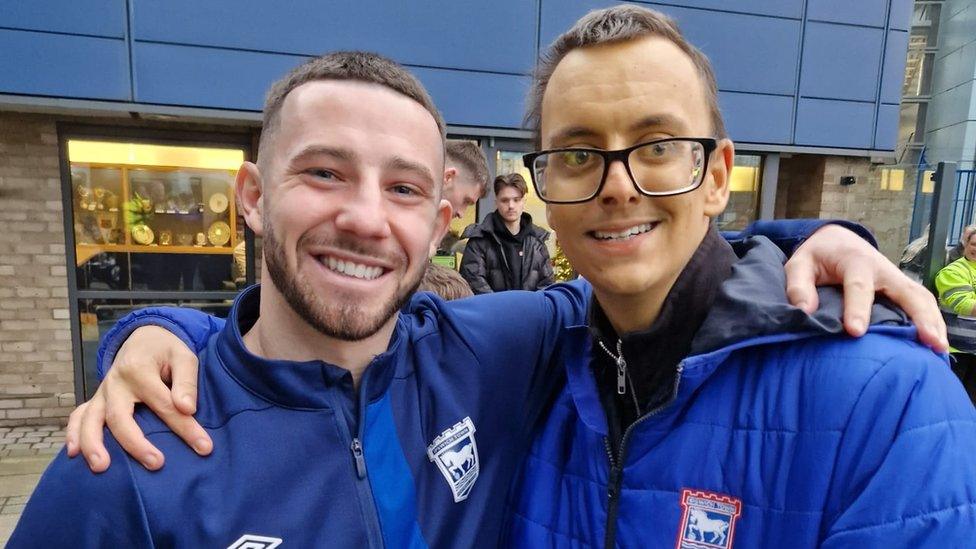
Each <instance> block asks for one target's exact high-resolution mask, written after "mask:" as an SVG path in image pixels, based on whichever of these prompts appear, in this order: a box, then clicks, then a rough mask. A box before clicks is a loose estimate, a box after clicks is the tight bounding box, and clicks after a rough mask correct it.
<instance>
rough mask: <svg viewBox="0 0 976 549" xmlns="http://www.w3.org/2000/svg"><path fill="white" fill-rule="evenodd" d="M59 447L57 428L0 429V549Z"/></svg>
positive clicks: (61, 436) (60, 433) (60, 432)
mask: <svg viewBox="0 0 976 549" xmlns="http://www.w3.org/2000/svg"><path fill="white" fill-rule="evenodd" d="M63 443H64V431H63V428H62V427H59V426H41V427H13V428H11V427H0V546H3V545H6V543H7V540H8V539H9V538H10V533H11V532H13V529H14V526H15V525H16V524H17V520H18V519H19V518H20V513H21V512H22V511H23V510H24V504H26V503H27V498H29V497H30V494H31V492H33V491H34V487H35V486H37V481H38V480H39V479H40V478H41V473H43V472H44V469H46V468H47V466H48V464H49V463H50V462H51V460H52V459H54V456H55V455H57V453H58V452H60V451H61V446H62V445H63Z"/></svg>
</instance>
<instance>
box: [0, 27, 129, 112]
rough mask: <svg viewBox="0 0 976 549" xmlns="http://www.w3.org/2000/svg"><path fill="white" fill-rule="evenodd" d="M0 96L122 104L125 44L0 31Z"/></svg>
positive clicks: (125, 96) (126, 93)
mask: <svg viewBox="0 0 976 549" xmlns="http://www.w3.org/2000/svg"><path fill="white" fill-rule="evenodd" d="M0 52H3V55H0V92H3V93H19V94H28V95H50V96H57V97H76V98H88V99H112V100H127V99H130V97H129V77H128V70H129V68H128V57H127V55H126V48H125V42H123V41H122V40H115V39H109V38H91V37H87V36H71V35H64V34H49V33H39V32H30V31H15V30H0Z"/></svg>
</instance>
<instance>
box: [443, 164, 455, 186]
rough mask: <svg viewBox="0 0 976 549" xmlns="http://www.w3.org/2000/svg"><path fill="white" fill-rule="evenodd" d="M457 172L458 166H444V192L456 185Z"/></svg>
mask: <svg viewBox="0 0 976 549" xmlns="http://www.w3.org/2000/svg"><path fill="white" fill-rule="evenodd" d="M457 173H458V172H457V168H451V167H448V168H444V192H447V191H449V190H451V188H453V187H454V181H455V180H456V179H457Z"/></svg>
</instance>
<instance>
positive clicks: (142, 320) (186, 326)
mask: <svg viewBox="0 0 976 549" xmlns="http://www.w3.org/2000/svg"><path fill="white" fill-rule="evenodd" d="M224 322H225V321H224V319H222V318H217V317H215V316H212V315H208V314H206V313H203V312H200V311H198V310H196V309H190V308H184V307H149V308H146V309H139V310H137V311H133V312H131V313H129V314H127V315H125V316H124V317H122V318H121V319H120V320H119V321H118V322H117V323H116V324H115V326H114V327H112V329H111V330H109V331H108V333H106V334H105V337H104V338H102V342H101V344H100V345H99V346H98V377H99V378H103V377H105V372H107V371H108V369H109V368H110V367H111V365H112V362H113V361H114V360H115V355H116V353H118V351H119V348H120V347H122V344H123V343H125V340H126V339H127V338H128V337H129V336H130V335H131V334H132V332H134V331H135V330H136V329H138V328H140V327H142V326H159V327H161V328H165V329H166V330H167V331H169V332H171V333H173V335H175V336H176V337H178V338H180V340H182V341H183V343H184V344H185V345H186V346H187V347H189V348H190V350H192V351H193V352H194V353H198V352H200V351H201V350H202V349H203V348H204V347H206V346H207V341H208V340H209V339H210V336H211V335H213V334H215V333H217V332H219V331H220V330H222V329H223V327H224Z"/></svg>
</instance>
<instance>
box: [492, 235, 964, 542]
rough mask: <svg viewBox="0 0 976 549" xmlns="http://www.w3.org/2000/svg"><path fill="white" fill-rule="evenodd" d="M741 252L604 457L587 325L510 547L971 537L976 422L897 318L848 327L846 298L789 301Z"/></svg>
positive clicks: (758, 261) (749, 244) (758, 254)
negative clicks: (686, 343) (671, 383)
mask: <svg viewBox="0 0 976 549" xmlns="http://www.w3.org/2000/svg"><path fill="white" fill-rule="evenodd" d="M735 248H736V251H737V253H739V254H740V260H739V261H738V262H737V263H736V264H735V266H734V267H733V274H732V276H731V277H730V278H729V279H728V280H727V281H726V282H725V283H724V284H723V286H722V287H721V289H720V294H719V297H718V298H717V299H716V302H715V304H714V305H713V307H712V308H711V310H710V312H709V316H708V317H707V318H706V320H705V322H704V324H703V325H702V327H701V329H700V330H699V332H698V334H697V336H696V339H695V341H694V342H693V347H692V356H690V357H688V358H687V359H685V360H684V361H683V362H682V363H681V364H680V365H679V374H678V381H677V385H676V387H675V389H674V391H675V392H674V396H673V399H672V400H671V401H670V402H669V403H668V404H666V405H664V406H662V407H661V408H659V409H657V410H652V411H649V413H648V414H647V415H645V416H643V417H642V418H641V419H639V420H638V421H637V422H636V423H635V424H634V425H633V426H632V427H631V428H629V429H628V430H627V431H626V432H625V434H624V438H623V441H622V444H621V447H620V450H619V452H617V453H614V452H611V450H610V448H611V446H610V444H609V443H608V441H607V434H608V429H607V422H606V416H605V414H604V411H603V408H602V407H601V404H600V397H599V394H598V391H597V386H596V382H595V379H594V376H593V373H592V370H591V368H590V361H589V356H590V335H589V332H588V329H587V327H586V326H578V327H574V328H570V329H568V330H567V331H566V334H565V338H564V341H563V342H562V345H561V348H560V354H561V355H562V359H563V360H564V362H565V364H566V368H567V376H568V383H567V385H566V387H565V388H564V389H563V391H562V393H561V394H560V395H559V396H558V397H557V400H556V402H555V405H554V406H553V409H552V411H551V412H550V413H549V415H548V418H547V419H546V420H545V426H544V427H543V428H542V430H541V432H539V433H538V435H537V437H536V439H535V442H534V444H533V447H532V450H531V454H530V456H529V457H528V458H527V460H526V462H525V465H524V468H523V471H522V476H521V481H522V485H521V489H520V492H519V493H520V496H516V497H515V501H514V502H513V506H514V516H513V517H512V528H511V532H510V535H511V541H510V543H511V545H514V546H519V547H533V548H534V547H606V546H618V547H677V548H694V549H726V548H731V547H769V548H787V547H788V548H803V547H821V546H822V547H856V548H859V549H863V548H868V547H886V548H887V547H906V548H921V547H932V548H949V547H952V548H956V547H976V418H974V415H976V414H974V411H973V406H972V404H971V403H970V402H969V400H968V398H967V397H966V394H965V392H964V391H963V390H962V387H961V386H960V384H959V382H958V380H957V379H955V377H954V376H953V374H952V373H951V371H950V370H949V368H948V366H947V364H946V361H945V357H939V356H937V355H935V354H933V353H931V352H930V351H929V350H927V349H925V348H923V347H921V346H920V345H919V344H917V343H916V342H915V341H914V338H915V332H914V329H913V328H911V327H908V326H906V325H905V321H904V318H902V317H901V315H900V313H895V312H894V311H892V310H890V309H884V308H883V307H880V306H876V307H875V311H874V315H873V318H872V324H873V327H872V329H871V330H870V333H868V334H867V335H865V336H864V337H862V338H860V339H852V338H849V337H847V336H845V335H843V333H842V332H843V327H842V324H841V321H840V319H841V301H842V298H841V296H840V294H839V293H837V292H836V291H833V290H830V289H827V290H825V291H821V308H820V310H818V311H817V313H815V315H814V316H812V317H810V316H807V315H806V314H804V313H803V312H802V311H800V310H798V309H796V308H793V307H791V306H789V304H788V303H787V300H786V295H785V291H784V288H785V280H784V275H783V269H782V261H783V259H784V258H783V256H782V254H781V253H780V252H779V250H777V249H776V248H775V247H773V246H772V245H771V244H769V242H768V241H765V240H764V239H752V240H748V241H745V242H742V243H740V244H739V245H737V246H735Z"/></svg>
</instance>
